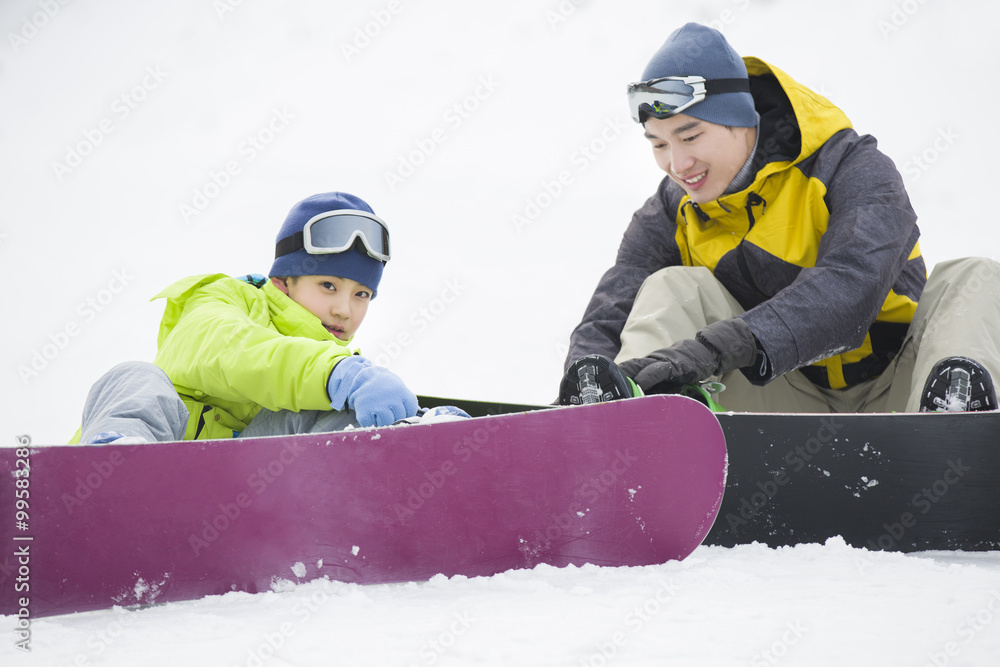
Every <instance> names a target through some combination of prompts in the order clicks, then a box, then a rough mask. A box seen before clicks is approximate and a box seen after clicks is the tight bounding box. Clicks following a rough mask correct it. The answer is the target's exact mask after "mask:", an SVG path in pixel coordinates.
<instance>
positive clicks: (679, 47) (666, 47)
mask: <svg viewBox="0 0 1000 667" xmlns="http://www.w3.org/2000/svg"><path fill="white" fill-rule="evenodd" d="M665 76H701V77H704V78H705V79H706V80H709V79H746V78H747V68H746V65H744V64H743V59H742V58H740V54H738V53H736V51H735V50H734V49H733V47H732V46H730V45H729V42H727V41H726V38H725V37H724V36H723V35H722V33H720V32H719V31H718V30H714V29H712V28H709V27H707V26H703V25H700V24H698V23H688V24H687V25H685V26H683V27H681V28H678V29H677V30H675V31H674V32H673V33H672V34H671V35H670V37H668V38H667V41H666V42H664V44H663V46H661V47H660V50H659V51H657V52H656V54H655V55H653V59H652V60H650V61H649V64H648V65H646V69H645V70H643V72H642V80H643V81H649V80H650V79H659V78H661V77H665ZM681 113H683V114H686V115H688V116H693V117H694V118H698V119H701V120H704V121H707V122H709V123H715V124H717V125H726V126H728V127H755V126H756V125H757V122H758V121H759V120H760V115H759V114H758V113H757V111H756V109H754V103H753V97H752V96H751V95H750V93H716V94H714V95H706V96H705V99H704V100H702V101H701V102H698V103H697V104H694V105H692V106H690V107H688V108H687V109H685V110H684V111H682V112H681Z"/></svg>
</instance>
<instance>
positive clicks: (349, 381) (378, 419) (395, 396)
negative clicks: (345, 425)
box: [326, 356, 419, 427]
mask: <svg viewBox="0 0 1000 667" xmlns="http://www.w3.org/2000/svg"><path fill="white" fill-rule="evenodd" d="M326 389H327V392H328V393H329V395H330V407H331V408H333V409H334V410H343V409H344V408H345V407H346V408H347V409H349V410H353V411H354V415H355V417H357V419H358V423H359V424H361V425H362V426H366V427H367V426H388V425H390V424H392V423H393V422H395V421H397V420H399V419H405V418H407V417H412V416H413V415H415V414H417V408H418V407H419V406H418V405H417V397H416V396H415V395H414V394H413V392H412V391H410V390H409V389H407V387H406V385H405V384H403V381H402V380H400V379H399V377H397V376H396V374H395V373H393V372H392V371H390V370H388V369H386V368H380V367H379V366H375V365H374V364H372V362H371V361H369V360H368V359H365V358H364V357H359V356H351V357H347V358H346V359H344V360H343V361H340V362H338V363H337V365H336V366H334V367H333V372H332V373H330V380H329V381H328V382H327V385H326Z"/></svg>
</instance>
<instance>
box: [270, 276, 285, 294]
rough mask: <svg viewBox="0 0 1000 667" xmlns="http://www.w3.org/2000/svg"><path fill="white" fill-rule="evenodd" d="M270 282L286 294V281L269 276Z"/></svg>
mask: <svg viewBox="0 0 1000 667" xmlns="http://www.w3.org/2000/svg"><path fill="white" fill-rule="evenodd" d="M271 283H272V284H273V285H274V286H275V287H277V288H278V289H280V290H281V291H282V292H284V293H285V294H286V295H287V294H288V283H286V282H285V279H284V278H271Z"/></svg>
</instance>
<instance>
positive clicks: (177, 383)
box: [73, 192, 418, 444]
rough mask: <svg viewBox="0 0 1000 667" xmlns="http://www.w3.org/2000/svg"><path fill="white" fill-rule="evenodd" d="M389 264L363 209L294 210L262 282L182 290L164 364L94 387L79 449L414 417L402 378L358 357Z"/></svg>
mask: <svg viewBox="0 0 1000 667" xmlns="http://www.w3.org/2000/svg"><path fill="white" fill-rule="evenodd" d="M388 261H389V231H388V228H387V227H386V225H385V223H384V222H383V221H382V220H380V219H379V218H378V217H377V216H376V215H375V214H374V212H373V211H372V209H371V207H370V206H368V204H366V203H365V202H364V201H362V200H361V199H359V198H358V197H355V196H353V195H350V194H346V193H341V192H331V193H325V194H318V195H314V196H312V197H309V198H307V199H304V200H303V201H301V202H299V203H298V204H296V205H295V206H294V207H293V208H292V210H291V211H290V212H289V214H288V217H287V218H286V219H285V222H284V224H283V225H282V226H281V230H280V231H279V232H278V238H277V244H276V248H275V260H274V264H273V265H272V266H271V270H270V273H269V276H270V279H265V278H264V277H263V276H254V275H251V276H245V277H243V278H231V277H228V276H225V275H222V274H214V275H204V276H194V277H191V278H187V279H184V280H181V281H179V282H177V283H175V284H173V285H171V286H170V287H168V288H167V289H166V290H164V291H163V292H161V293H160V294H159V295H157V296H156V297H154V298H165V299H166V300H167V304H166V308H165V310H164V314H163V319H162V321H161V323H160V331H159V335H158V338H157V355H156V359H155V360H154V363H153V364H149V363H145V362H126V363H124V364H120V365H118V366H116V367H115V368H113V369H112V370H111V371H110V372H109V373H108V374H106V375H105V376H104V377H103V378H101V379H100V380H99V381H98V382H97V383H96V384H95V385H94V387H93V388H92V389H91V391H90V394H89V395H88V397H87V401H86V405H85V407H84V413H83V426H82V428H81V429H80V431H78V433H77V435H76V436H75V437H74V440H73V442H82V443H85V444H99V443H108V442H116V443H119V444H125V443H141V442H154V441H161V442H162V441H172V440H196V439H217V438H232V437H237V436H240V435H242V436H244V437H246V436H260V435H278V434H289V433H306V432H320V431H335V430H341V429H344V428H346V427H348V426H351V425H359V426H363V427H367V426H386V425H389V424H392V423H394V422H395V421H397V420H400V419H404V418H409V417H413V416H414V415H415V414H416V413H417V409H418V405H417V398H416V396H414V394H413V392H411V391H410V390H409V389H408V388H407V387H406V385H404V384H403V382H402V380H400V379H399V378H398V377H397V376H396V375H394V374H393V373H391V372H390V371H388V370H387V369H384V368H380V367H378V366H375V365H373V364H372V363H371V362H370V361H369V360H368V359H366V358H364V357H362V356H358V355H355V354H352V353H351V351H350V350H349V349H348V348H347V344H348V343H349V342H350V341H351V339H352V338H353V337H354V334H355V333H356V332H357V330H358V327H360V326H361V323H362V321H364V318H365V314H366V313H367V311H368V305H369V303H370V301H371V299H373V298H375V296H376V294H377V293H378V286H379V282H380V281H381V278H382V271H383V268H384V266H385V263H386V262H388Z"/></svg>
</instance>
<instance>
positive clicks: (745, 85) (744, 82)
mask: <svg viewBox="0 0 1000 667" xmlns="http://www.w3.org/2000/svg"><path fill="white" fill-rule="evenodd" d="M749 92H750V79H708V80H707V81H705V94H706V95H718V94H721V93H749Z"/></svg>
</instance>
